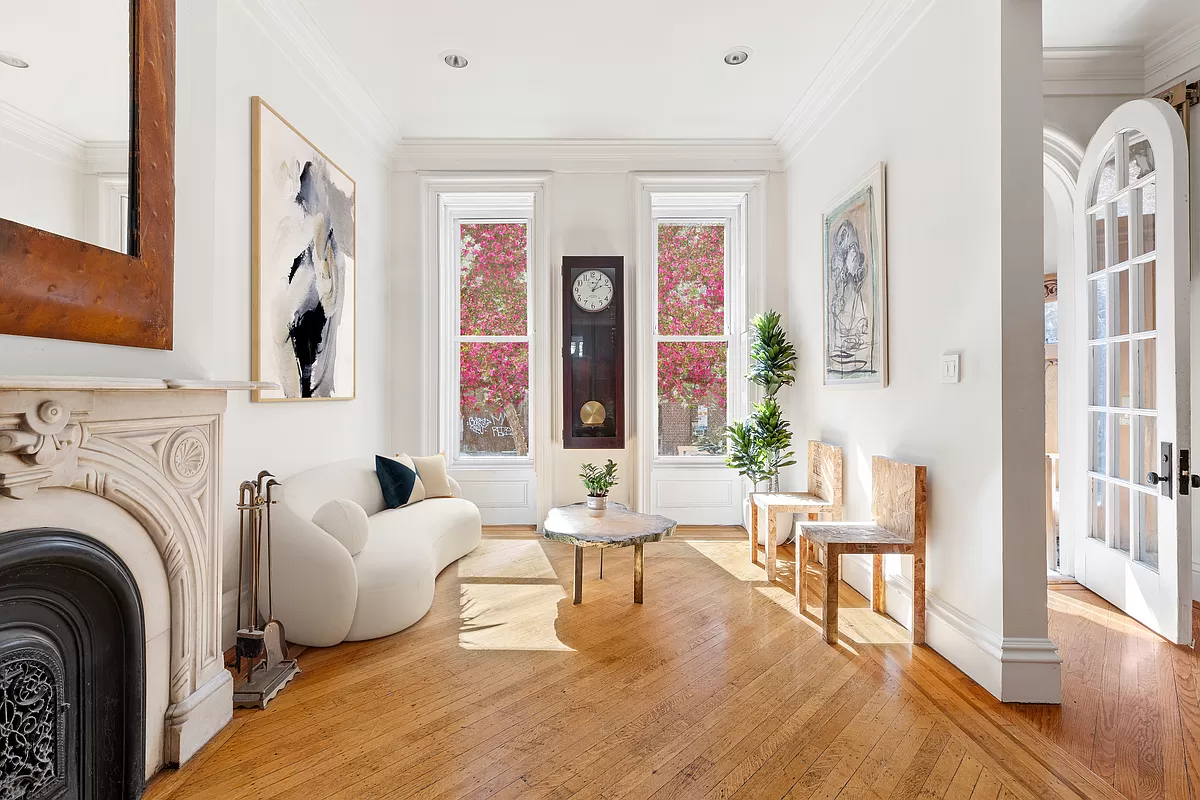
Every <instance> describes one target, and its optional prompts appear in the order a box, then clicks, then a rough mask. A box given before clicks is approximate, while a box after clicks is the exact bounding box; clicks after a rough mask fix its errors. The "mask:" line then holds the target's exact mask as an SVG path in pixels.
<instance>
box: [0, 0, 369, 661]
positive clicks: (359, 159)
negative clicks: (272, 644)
mask: <svg viewBox="0 0 1200 800" xmlns="http://www.w3.org/2000/svg"><path fill="white" fill-rule="evenodd" d="M254 6H255V2H246V1H245V0H218V2H216V3H214V2H212V0H179V3H178V15H179V18H178V54H177V75H178V78H177V84H176V107H177V117H176V255H175V332H174V339H175V346H174V349H173V350H171V351H149V350H140V349H135V348H123V347H110V346H105V345H94V344H83V343H78V342H65V341H56V340H44V339H31V338H24V337H16V336H0V374H27V375H113V376H139V377H188V378H219V379H231V380H248V379H249V378H250V98H251V96H253V95H261V96H262V97H263V98H264V99H265V100H267V101H268V102H269V103H271V105H272V106H273V107H274V108H276V109H277V110H278V111H279V112H280V113H281V114H282V115H283V116H284V117H286V118H287V119H288V120H289V121H290V122H291V123H292V124H294V125H295V126H296V127H297V128H298V129H299V130H301V131H303V132H304V134H305V135H306V136H308V137H309V138H310V139H311V140H312V141H313V142H314V143H316V144H317V145H318V146H319V147H320V148H322V150H324V151H325V152H326V153H327V154H328V155H329V156H330V157H331V158H332V159H333V160H334V161H336V162H337V163H338V165H339V166H341V167H342V169H344V170H345V171H346V172H347V173H348V174H350V175H351V176H352V177H353V178H354V179H355V180H356V182H357V192H358V207H357V212H358V232H357V254H356V255H357V267H358V281H359V283H358V320H359V322H358V399H356V400H353V401H347V402H309V403H272V404H252V403H251V402H250V399H249V396H248V394H245V393H238V394H232V395H230V398H229V410H228V413H227V415H226V418H225V419H226V423H225V459H224V463H223V468H224V476H223V484H224V487H223V506H224V510H225V525H224V527H225V539H224V552H225V575H224V583H225V587H226V590H227V597H228V596H229V595H228V590H230V589H231V588H234V587H236V572H237V517H236V514H235V511H234V508H233V504H234V503H235V502H236V488H237V485H238V483H240V482H241V481H242V480H245V479H247V478H252V477H254V475H255V474H256V473H257V472H258V470H260V469H269V470H271V471H273V472H275V473H276V474H277V475H279V476H280V477H281V478H282V477H287V476H288V475H290V474H292V473H294V472H296V471H298V470H302V469H306V468H308V467H310V466H314V465H317V464H321V463H325V462H329V461H334V460H337V459H342V458H350V457H353V456H359V455H369V454H371V453H374V452H376V451H382V450H383V449H384V448H385V446H386V444H387V442H388V439H389V433H388V426H389V424H390V415H389V414H388V413H387V408H388V403H387V392H388V383H387V381H386V379H385V375H386V372H387V368H388V359H387V354H388V349H389V344H388V335H387V331H388V324H387V318H388V311H387V308H386V298H387V289H388V283H389V275H388V269H387V258H388V213H389V197H388V192H389V177H390V171H389V170H388V168H387V166H386V164H385V163H384V160H383V158H382V155H381V154H380V153H379V152H378V151H377V149H376V148H374V147H372V146H371V145H369V144H367V143H366V142H365V141H364V140H363V139H362V138H360V136H359V134H358V132H357V131H356V129H355V126H354V125H353V124H351V123H348V122H346V121H344V120H345V119H346V115H345V114H344V113H343V110H342V109H340V108H337V107H335V106H333V105H331V103H329V102H327V101H326V100H325V99H324V97H325V96H326V95H325V93H322V92H320V91H318V90H317V88H316V87H314V86H313V85H312V84H311V83H310V82H309V81H308V79H307V76H306V74H305V73H303V72H302V71H300V70H299V69H298V68H297V66H296V65H295V64H293V63H292V62H291V61H290V60H289V58H288V56H287V55H285V53H284V51H283V50H282V49H281V48H280V47H279V46H278V45H277V44H276V42H275V41H274V39H273V38H272V37H271V36H270V35H269V34H268V30H267V29H266V28H264V27H263V26H262V25H260V23H259V22H258V21H257V19H256V17H255V16H253V15H252V13H251V12H252V11H253V8H254ZM7 181H8V177H7V175H6V176H5V182H6V183H7ZM228 610H229V611H230V612H232V609H228ZM229 634H230V631H228V630H227V631H226V637H227V638H226V643H227V644H228V643H229V638H228V637H229Z"/></svg>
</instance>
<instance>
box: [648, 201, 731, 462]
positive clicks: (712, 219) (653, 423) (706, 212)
mask: <svg viewBox="0 0 1200 800" xmlns="http://www.w3.org/2000/svg"><path fill="white" fill-rule="evenodd" d="M745 199H746V198H745V195H737V194H731V195H727V196H720V195H707V194H705V195H684V194H658V195H654V196H652V197H651V206H650V219H651V228H652V238H653V242H652V246H653V248H654V259H653V261H651V262H650V264H651V265H652V267H653V270H652V280H653V287H652V288H653V291H652V293H651V303H652V311H651V317H650V319H651V327H650V331H651V335H650V357H651V358H652V359H653V361H654V381H653V392H654V404H655V411H656V412H657V408H658V345H659V344H660V343H662V342H716V343H723V344H725V345H726V360H725V366H726V379H725V391H726V398H725V403H726V412H725V413H726V417H727V418H728V419H741V418H742V417H744V416H746V413H747V410H748V400H747V393H746V391H745V389H744V387H741V388H739V387H738V385H737V383H738V381H737V378H738V376H742V375H745V374H746V362H747V358H748V354H747V353H745V352H744V351H745V350H746V348H744V347H739V346H738V344H739V341H740V339H741V335H740V332H742V331H745V330H746V326H747V323H746V303H745V289H746V281H745V271H746V270H745V266H746V235H745ZM664 223H666V224H678V225H723V226H724V227H725V270H724V275H723V276H722V280H723V281H724V283H725V308H724V310H723V311H724V313H723V315H722V316H723V318H724V326H725V329H724V331H723V332H722V333H721V334H719V335H714V336H675V335H670V334H662V333H660V332H659V330H658V325H659V313H658V312H659V308H658V281H659V275H658V265H659V253H658V229H659V226H660V225H662V224H664ZM658 418H659V415H658V413H655V414H653V415H652V416H651V417H650V419H649V420H648V422H649V423H650V431H649V432H650V442H651V447H652V449H653V452H652V454H651V463H652V465H655V466H657V465H664V466H702V465H717V466H722V467H723V466H725V457H724V456H713V455H694V456H664V455H659V452H658V451H659V444H660V443H659V438H658V437H659V430H658Z"/></svg>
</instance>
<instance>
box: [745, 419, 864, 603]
mask: <svg viewBox="0 0 1200 800" xmlns="http://www.w3.org/2000/svg"><path fill="white" fill-rule="evenodd" d="M760 511H761V512H762V513H764V514H766V516H767V537H766V538H767V543H766V551H767V563H766V567H767V580H769V581H773V580H775V568H776V558H777V555H776V554H777V552H778V547H779V530H778V527H777V525H776V522H775V515H776V514H806V515H807V519H810V520H815V519H816V518H817V515H818V514H829V515H831V516H832V517H833V518H834V519H835V520H840V519H841V518H842V448H840V447H838V446H836V445H832V444H826V443H825V442H811V441H810V442H809V443H808V491H807V492H752V493H751V494H750V562H751V563H752V564H757V563H758V516H759V512H760ZM796 546H797V548H798V547H799V546H800V543H799V542H797V543H796Z"/></svg>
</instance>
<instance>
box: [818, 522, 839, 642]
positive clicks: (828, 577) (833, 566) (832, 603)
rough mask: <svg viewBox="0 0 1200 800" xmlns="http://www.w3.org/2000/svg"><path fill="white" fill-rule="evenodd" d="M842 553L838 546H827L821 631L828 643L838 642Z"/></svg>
mask: <svg viewBox="0 0 1200 800" xmlns="http://www.w3.org/2000/svg"><path fill="white" fill-rule="evenodd" d="M840 568H841V554H840V553H839V552H838V550H837V548H835V547H832V546H829V545H827V546H826V547H825V597H824V599H823V600H822V604H823V606H824V609H823V610H824V614H823V618H822V620H821V631H822V633H823V634H824V636H825V643H826V644H837V643H838V582H839V581H840V580H841V575H840V574H839V573H840V572H841V569H840Z"/></svg>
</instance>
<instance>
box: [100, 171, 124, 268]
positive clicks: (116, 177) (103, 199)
mask: <svg viewBox="0 0 1200 800" xmlns="http://www.w3.org/2000/svg"><path fill="white" fill-rule="evenodd" d="M130 200H131V198H130V197H129V176H128V175H126V174H125V173H101V174H98V175H97V176H96V212H95V213H96V219H95V225H96V244H98V245H100V246H101V247H106V248H108V249H109V250H116V251H117V252H119V253H128V252H129V213H130V208H129V203H130Z"/></svg>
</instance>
